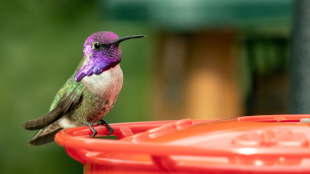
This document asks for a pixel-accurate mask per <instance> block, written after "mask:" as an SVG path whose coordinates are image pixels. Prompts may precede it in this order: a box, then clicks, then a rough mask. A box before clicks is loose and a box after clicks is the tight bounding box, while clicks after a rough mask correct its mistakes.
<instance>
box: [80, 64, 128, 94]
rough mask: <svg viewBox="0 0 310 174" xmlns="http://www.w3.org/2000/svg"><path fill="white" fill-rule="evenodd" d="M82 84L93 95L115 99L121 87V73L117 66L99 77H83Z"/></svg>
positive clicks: (94, 75)
mask: <svg viewBox="0 0 310 174" xmlns="http://www.w3.org/2000/svg"><path fill="white" fill-rule="evenodd" d="M82 83H83V84H84V86H85V87H86V88H87V89H89V90H90V92H91V93H93V94H94V95H97V96H102V97H107V96H111V97H112V96H113V97H114V96H116V97H117V95H118V94H119V92H120V90H121V88H122V86H123V72H122V69H121V67H120V65H119V64H118V65H116V66H115V67H114V68H111V69H109V70H107V71H104V72H102V73H101V74H99V75H96V74H93V75H92V76H86V77H84V78H83V80H82ZM113 97H112V98H113Z"/></svg>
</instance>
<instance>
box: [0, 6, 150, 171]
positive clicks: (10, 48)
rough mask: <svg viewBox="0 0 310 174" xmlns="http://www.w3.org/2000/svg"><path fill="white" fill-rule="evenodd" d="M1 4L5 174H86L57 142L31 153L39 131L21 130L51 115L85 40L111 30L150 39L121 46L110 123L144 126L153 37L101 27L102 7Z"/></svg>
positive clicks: (126, 26) (129, 26)
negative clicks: (119, 82)
mask: <svg viewBox="0 0 310 174" xmlns="http://www.w3.org/2000/svg"><path fill="white" fill-rule="evenodd" d="M0 4H1V5H0V13H1V15H0V16H1V18H0V21H1V22H0V23H1V25H0V26H1V27H0V31H1V32H0V38H1V39H0V57H1V63H0V67H1V68H0V72H1V73H0V74H1V80H2V82H1V85H0V89H1V90H0V91H1V100H0V111H1V112H0V114H1V119H2V121H1V122H0V137H1V140H0V148H1V150H0V151H1V152H0V154H1V155H0V166H1V167H0V168H1V173H11V174H13V173H43V172H44V173H47V174H48V173H51V174H52V173H59V174H60V173H82V170H83V169H82V164H80V163H78V162H76V161H74V160H73V159H71V158H70V157H69V156H68V155H67V154H66V152H65V150H64V148H62V147H60V146H58V145H57V144H56V143H54V142H53V143H50V144H47V145H45V146H39V147H31V146H28V142H29V140H30V139H31V138H32V136H33V134H34V133H35V132H30V131H26V130H24V129H23V128H22V126H21V124H22V122H24V121H27V120H30V119H34V118H37V117H39V116H42V115H44V114H45V113H46V112H47V111H48V108H49V106H50V104H51V102H52V100H53V98H54V96H55V94H56V93H57V91H58V90H59V89H60V87H61V86H62V85H63V84H64V82H65V81H66V80H67V79H68V77H70V76H71V75H72V73H73V71H74V70H75V68H76V67H77V65H78V63H79V62H80V60H81V59H82V56H83V44H84V41H85V39H86V38H87V37H88V36H89V35H91V34H92V33H94V32H97V31H113V32H115V33H117V34H118V36H120V37H121V36H128V35H137V34H144V35H147V36H149V38H148V39H143V40H139V41H135V40H133V41H132V42H127V43H122V45H121V46H122V49H123V61H122V69H123V73H124V74H125V77H124V87H123V89H122V92H121V94H120V97H119V99H118V101H117V105H116V106H115V108H114V109H113V111H111V112H110V113H109V116H108V117H107V121H108V122H128V121H139V120H145V118H144V116H145V115H147V107H146V102H145V100H146V98H147V93H148V92H147V90H146V89H148V87H147V85H148V84H149V83H147V81H149V80H151V79H147V78H146V76H147V74H148V73H150V66H151V61H150V60H152V59H151V58H152V57H151V56H152V54H151V52H152V50H151V47H152V43H151V41H150V40H151V38H152V37H150V36H151V35H152V30H150V29H149V28H148V27H144V26H141V25H136V24H134V23H117V22H114V23H113V22H110V23H108V22H104V21H103V19H102V16H100V15H99V14H100V9H99V7H98V2H97V1H61V0H56V1H54V0H53V1H50V0H48V1H39V0H34V1H26V0H24V1H15V0H13V1H1V2H0ZM142 47H143V49H141V48H142ZM141 72H143V73H141ZM134 93H135V94H137V95H134ZM133 100H134V102H133Z"/></svg>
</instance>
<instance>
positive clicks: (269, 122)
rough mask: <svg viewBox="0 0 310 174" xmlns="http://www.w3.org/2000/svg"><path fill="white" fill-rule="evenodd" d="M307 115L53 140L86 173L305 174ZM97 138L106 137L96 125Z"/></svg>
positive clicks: (172, 124)
mask: <svg viewBox="0 0 310 174" xmlns="http://www.w3.org/2000/svg"><path fill="white" fill-rule="evenodd" d="M301 118H310V115H272V116H252V117H239V118H235V119H226V120H216V121H210V120H199V121H192V120H190V119H185V120H180V121H158V122H139V123H120V124H111V126H112V127H113V128H114V130H115V131H114V133H113V135H116V136H117V137H118V139H119V140H107V139H97V138H89V137H90V135H91V131H90V129H89V128H88V127H78V128H73V129H66V130H63V131H60V132H58V133H57V134H56V136H55V140H56V142H57V143H58V144H60V145H62V146H64V147H65V149H66V151H67V152H68V154H69V155H70V156H71V157H72V158H74V159H76V160H78V161H80V162H81V163H83V165H84V166H85V170H84V172H85V173H89V174H90V173H92V174H94V173H101V172H105V173H126V174H128V173H208V172H212V173H309V172H310V149H309V140H310V127H309V126H308V124H300V123H299V120H300V119H301ZM95 128H96V130H97V131H98V136H104V135H106V134H107V133H108V130H107V129H106V127H105V126H103V125H99V126H95Z"/></svg>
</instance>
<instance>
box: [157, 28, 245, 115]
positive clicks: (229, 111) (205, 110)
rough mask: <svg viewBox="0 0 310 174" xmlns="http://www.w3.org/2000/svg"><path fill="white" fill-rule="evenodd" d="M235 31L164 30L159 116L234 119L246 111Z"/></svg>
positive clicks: (160, 58) (161, 45) (160, 68)
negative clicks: (174, 32) (183, 31)
mask: <svg viewBox="0 0 310 174" xmlns="http://www.w3.org/2000/svg"><path fill="white" fill-rule="evenodd" d="M235 42H236V36H235V34H234V32H232V31H222V32H219V31H206V32H199V33H194V34H188V35H181V34H179V35H178V34H170V33H164V34H162V35H161V39H160V44H159V45H160V50H161V51H160V56H159V58H158V59H156V60H157V67H159V72H158V74H157V75H156V88H155V89H154V91H155V93H154V99H156V100H154V106H155V109H154V112H155V113H156V114H155V115H156V119H159V120H164V119H180V118H186V117H191V118H193V119H215V118H231V117H236V116H240V115H241V114H242V111H243V108H242V107H243V102H242V99H241V98H242V97H241V96H242V95H241V94H240V93H241V91H240V87H239V86H238V84H239V83H238V75H237V72H238V71H237V65H235V62H236V60H234V59H235V56H234V55H233V54H234V52H233V51H234V46H235V45H236V43H235Z"/></svg>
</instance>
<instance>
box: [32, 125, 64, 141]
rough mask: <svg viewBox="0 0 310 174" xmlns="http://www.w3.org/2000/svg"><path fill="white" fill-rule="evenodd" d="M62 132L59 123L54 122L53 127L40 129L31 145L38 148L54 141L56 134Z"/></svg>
mask: <svg viewBox="0 0 310 174" xmlns="http://www.w3.org/2000/svg"><path fill="white" fill-rule="evenodd" d="M60 130H62V128H61V127H60V126H59V124H58V122H54V123H52V124H51V125H49V126H47V127H45V128H44V129H40V130H39V131H38V132H37V133H36V134H35V135H34V137H33V139H32V140H31V141H30V142H29V145H32V146H38V145H43V144H46V143H49V142H52V141H54V136H55V134H56V133H57V132H58V131H60Z"/></svg>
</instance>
